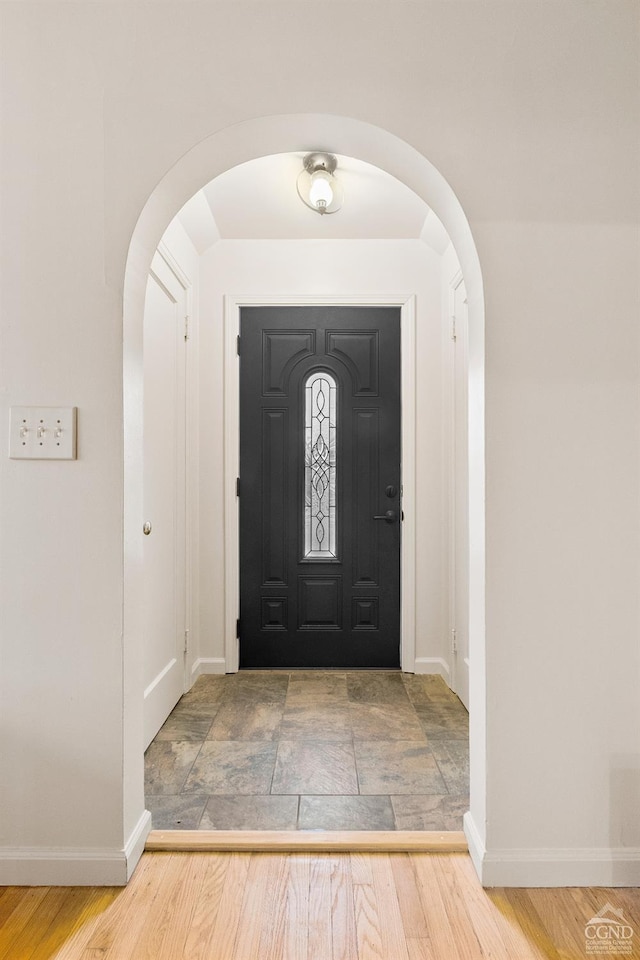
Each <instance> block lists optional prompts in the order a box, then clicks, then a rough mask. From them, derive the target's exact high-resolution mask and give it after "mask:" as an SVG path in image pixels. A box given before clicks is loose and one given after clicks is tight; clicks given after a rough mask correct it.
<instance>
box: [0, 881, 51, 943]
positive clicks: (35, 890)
mask: <svg viewBox="0 0 640 960" xmlns="http://www.w3.org/2000/svg"><path fill="white" fill-rule="evenodd" d="M49 893H50V888H49V887H29V888H27V890H26V892H25V894H24V896H22V897H21V898H20V900H19V901H18V903H17V904H16V906H15V907H14V909H13V910H12V912H11V914H10V916H9V917H8V919H7V921H6V922H5V925H4V926H3V928H2V930H0V960H15V952H14V944H16V943H17V942H18V941H19V938H20V936H21V935H22V933H23V931H24V930H25V929H26V928H27V927H31V928H34V929H35V930H37V931H38V932H39V934H40V936H44V934H45V933H46V929H47V927H48V926H49V923H50V919H45V925H44V926H41V922H40V919H39V915H40V907H41V905H42V902H43V901H44V899H45V897H46V896H47V894H49Z"/></svg>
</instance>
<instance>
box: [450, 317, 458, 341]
mask: <svg viewBox="0 0 640 960" xmlns="http://www.w3.org/2000/svg"><path fill="white" fill-rule="evenodd" d="M451 339H452V340H457V339H458V337H457V336H456V318H455V317H451Z"/></svg>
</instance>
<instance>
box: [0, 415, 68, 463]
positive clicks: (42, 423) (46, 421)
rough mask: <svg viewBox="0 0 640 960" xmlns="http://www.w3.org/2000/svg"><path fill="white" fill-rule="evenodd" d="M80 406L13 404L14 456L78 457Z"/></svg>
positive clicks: (11, 440) (11, 447) (11, 449)
mask: <svg viewBox="0 0 640 960" xmlns="http://www.w3.org/2000/svg"><path fill="white" fill-rule="evenodd" d="M76 414H77V407H11V422H10V428H9V456H10V458H11V459H12V460H75V459H76V419H77V417H76Z"/></svg>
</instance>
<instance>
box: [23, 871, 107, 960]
mask: <svg viewBox="0 0 640 960" xmlns="http://www.w3.org/2000/svg"><path fill="white" fill-rule="evenodd" d="M67 889H68V888H67ZM85 889H86V890H87V891H88V892H89V893H90V896H89V899H88V901H87V903H86V904H85V906H84V908H83V909H82V910H80V911H79V913H78V914H77V916H76V918H75V920H74V921H73V924H72V926H71V929H70V930H68V931H62V932H63V938H62V942H61V944H60V945H59V946H58V947H54V948H52V950H53V952H52V953H51V954H48V953H46V951H45V953H44V956H43V958H42V960H49V958H50V957H51V958H55V960H78V958H80V957H82V956H83V954H84V951H85V948H86V946H87V943H88V942H89V940H90V939H91V937H92V936H93V935H94V934H95V932H96V930H97V929H98V928H99V927H100V925H101V924H103V923H104V922H105V917H106V916H108V914H109V911H110V910H112V909H113V908H114V905H115V903H116V901H117V900H118V898H119V896H120V895H121V894H122V893H123V890H122V887H86V888H85Z"/></svg>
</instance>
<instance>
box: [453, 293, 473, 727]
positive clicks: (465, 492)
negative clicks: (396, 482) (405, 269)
mask: <svg viewBox="0 0 640 960" xmlns="http://www.w3.org/2000/svg"><path fill="white" fill-rule="evenodd" d="M451 313H452V318H451V319H452V322H453V324H454V331H455V335H454V343H453V347H454V349H453V391H452V392H453V417H452V423H453V437H452V443H453V489H452V500H453V509H452V521H453V522H452V528H453V529H452V549H453V564H452V567H453V598H452V600H453V602H452V614H453V632H452V651H451V652H452V657H451V659H452V664H453V677H452V685H453V689H454V691H455V693H457V695H458V696H459V697H460V699H461V700H462V702H463V703H464V705H465V707H466V708H467V710H468V709H469V410H468V402H469V401H468V396H469V390H468V379H469V330H468V322H467V299H466V291H465V287H464V283H463V282H462V279H461V278H460V277H459V278H458V280H457V281H454V283H453V284H452V288H451Z"/></svg>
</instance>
